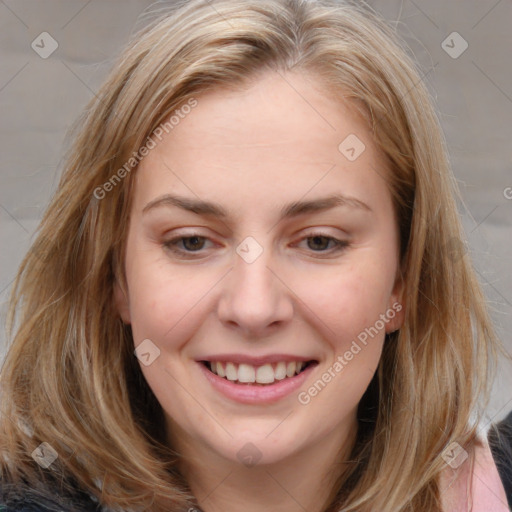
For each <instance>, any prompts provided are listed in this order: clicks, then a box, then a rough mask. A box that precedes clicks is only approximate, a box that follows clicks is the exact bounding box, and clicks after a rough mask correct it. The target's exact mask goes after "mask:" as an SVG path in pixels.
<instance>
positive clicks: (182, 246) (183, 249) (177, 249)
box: [163, 235, 208, 257]
mask: <svg viewBox="0 0 512 512" xmlns="http://www.w3.org/2000/svg"><path fill="white" fill-rule="evenodd" d="M207 242H208V238H207V237H205V236H200V235H190V236H177V237H175V238H172V239H171V240H168V241H166V242H164V244H163V245H164V247H166V248H167V249H168V250H170V251H172V252H173V253H174V254H176V255H177V256H179V257H187V256H189V257H195V256H196V254H194V253H197V256H200V255H203V253H204V251H203V249H207V248H208V247H206V244H207Z"/></svg>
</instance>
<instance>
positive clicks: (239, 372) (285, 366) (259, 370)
mask: <svg viewBox="0 0 512 512" xmlns="http://www.w3.org/2000/svg"><path fill="white" fill-rule="evenodd" d="M304 366H305V363H304V362H302V361H292V362H289V363H287V362H284V361H280V362H279V363H276V364H274V365H272V364H264V365H263V366H253V365H251V364H244V363H242V364H236V363H223V362H219V361H210V369H211V371H212V372H213V373H215V374H217V375H218V376H219V377H224V378H226V379H228V380H232V381H236V380H237V381H239V382H244V383H251V382H257V383H258V384H272V382H274V380H283V379H284V378H286V377H293V376H294V375H296V374H297V373H299V372H300V371H301V370H302V368H304Z"/></svg>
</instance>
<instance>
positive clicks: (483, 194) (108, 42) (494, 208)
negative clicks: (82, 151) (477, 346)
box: [0, 0, 512, 420]
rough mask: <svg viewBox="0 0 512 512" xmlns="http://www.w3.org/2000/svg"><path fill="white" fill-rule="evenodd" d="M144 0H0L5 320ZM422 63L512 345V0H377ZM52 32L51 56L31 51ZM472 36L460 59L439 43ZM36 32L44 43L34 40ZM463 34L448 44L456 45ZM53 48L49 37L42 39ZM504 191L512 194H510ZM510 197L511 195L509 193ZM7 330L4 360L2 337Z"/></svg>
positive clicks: (480, 260) (498, 411)
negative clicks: (73, 144)
mask: <svg viewBox="0 0 512 512" xmlns="http://www.w3.org/2000/svg"><path fill="white" fill-rule="evenodd" d="M161 4H165V2H161V3H158V4H154V3H153V2H150V1H146V0H124V1H123V0H90V1H85V0H81V1H79V0H0V25H1V29H0V41H1V47H0V48H1V49H0V55H1V61H0V120H1V121H0V129H1V133H2V137H1V140H0V155H1V167H0V244H1V253H0V313H1V315H2V316H1V320H0V324H1V325H2V327H3V325H4V317H5V311H6V301H7V299H8V294H9V291H10V288H11V283H12V280H13V278H14V276H15V273H16V269H17V267H18V265H19V263H20V261H21V258H22V256H23V255H24V253H25V252H26V251H27V249H28V247H29V243H30V240H31V236H32V234H33V232H34V230H35V228H36V226H37V224H38V222H39V220H40V218H41V216H42V213H43V211H44V209H45V207H46V205H47V204H48V201H49V198H50V196H51V194H52V192H53V191H54V189H55V187H56V185H57V182H58V177H59V172H58V168H59V163H60V159H61V157H62V151H63V141H64V135H65V133H66V130H67V129H68V128H69V126H70V124H71V123H72V122H73V120H74V119H75V118H76V117H77V115H78V114H79V112H80V111H81V109H82V108H83V106H84V105H85V103H86V102H87V101H88V100H89V99H90V98H91V97H92V96H93V95H94V94H95V91H97V89H98V87H99V85H100V83H101V82H102V79H103V78H104V77H105V75H106V73H107V71H108V70H109V69H110V67H111V66H112V63H113V59H114V57H115V56H116V55H117V53H118V52H119V50H120V49H121V48H122V46H123V45H124V43H125V42H126V41H127V39H128V37H129V36H130V34H131V32H132V30H133V29H134V27H137V28H139V27H140V26H142V24H143V23H144V21H143V20H144V19H146V18H143V19H142V20H141V19H140V18H139V16H140V15H141V13H142V12H143V11H145V10H146V9H147V8H148V7H150V6H153V7H151V9H154V8H155V7H157V6H158V5H161ZM370 4H371V5H372V6H373V7H375V9H376V10H377V11H379V12H381V13H382V14H383V15H384V17H385V18H386V19H388V20H390V21H391V22H392V23H393V24H395V25H396V26H397V28H398V30H399V32H400V34H401V35H402V36H403V37H404V38H405V40H406V41H407V43H408V45H409V46H410V48H411V51H412V53H413V54H414V56H415V58H416V60H417V61H418V63H419V65H420V68H421V70H422V76H423V79H424V81H425V82H426V83H427V85H428V87H429V89H430V90H431V92H432V94H433V96H434V98H435V100H436V102H437V108H438V111H439V115H440V118H441V122H442V125H443V128H444V131H445V134H446V137H447V140H448V145H449V150H450V157H451V162H452V165H453V168H454V172H455V175H456V178H457V181H458V183H459V186H460V188H461V192H462V196H463V199H464V202H465V206H464V208H463V209H461V215H462V218H463V222H464V226H465V229H466V233H467V237H468V243H469V245H468V251H469V253H470V254H471V257H472V258H473V260H474V263H475V266H476V269H477V272H478V276H479V278H480V280H481V283H482V285H483V287H484V290H485V293H486V295H487V298H488V301H489V305H490V308H491V311H492V315H493V319H494V321H495V325H496V327H497V330H498V333H499V335H500V336H501V338H502V339H503V341H504V342H505V344H506V346H507V347H508V350H509V351H510V352H512V338H511V336H510V332H511V330H512V291H511V290H512V272H511V261H512V236H511V234H512V229H511V228H512V188H511V189H508V187H512V149H511V148H512V141H511V137H510V134H511V130H510V124H511V121H512V62H511V55H512V31H511V30H510V26H511V25H512V2H511V1H510V0H486V1H482V0H464V1H462V0H448V1H446V0H433V1H432V0H431V1H428V2H427V1H423V2H421V1H420V0H416V1H415V2H412V1H410V0H377V1H373V2H370ZM42 32H48V33H49V34H50V35H51V36H52V37H53V38H54V39H55V40H56V41H57V43H58V48H57V49H56V51H55V52H54V53H53V54H52V55H51V56H49V57H48V58H46V59H43V58H41V57H40V56H39V55H38V54H37V53H36V52H35V51H34V50H33V49H32V47H31V44H32V41H34V40H36V42H37V41H40V38H39V37H38V36H39V35H40V34H41V33H42ZM452 32H458V33H459V34H460V35H461V36H462V38H463V39H464V40H465V41H467V44H468V48H467V50H466V51H465V52H464V53H462V54H461V55H460V56H458V57H457V58H453V56H450V55H449V54H448V53H447V52H446V51H445V50H444V49H443V47H442V43H443V41H445V40H446V39H447V37H448V36H449V35H450V34H451V33H452ZM36 38H37V39H36ZM461 43H462V41H461V40H456V39H455V40H454V41H453V42H452V41H451V39H450V38H448V39H447V43H445V44H448V45H450V46H453V48H452V49H451V50H450V51H451V52H452V53H453V52H456V51H457V50H460V49H461V48H462V46H461ZM46 48H48V45H46ZM507 191H509V192H510V194H507ZM507 195H508V197H509V198H510V199H507V197H506V196H507ZM1 331H2V332H1V334H0V358H1V357H2V354H3V353H4V351H5V348H4V347H5V334H4V332H3V328H2V329H1ZM511 370H512V364H510V363H509V362H507V361H506V360H502V361H501V362H500V370H499V375H498V379H497V380H496V383H495V386H494V393H493V398H492V402H491V405H490V408H489V418H490V419H494V420H497V419H500V418H502V417H503V416H504V415H505V414H506V413H507V412H508V411H510V410H512V371H511Z"/></svg>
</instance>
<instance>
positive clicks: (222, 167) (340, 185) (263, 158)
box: [115, 72, 404, 512]
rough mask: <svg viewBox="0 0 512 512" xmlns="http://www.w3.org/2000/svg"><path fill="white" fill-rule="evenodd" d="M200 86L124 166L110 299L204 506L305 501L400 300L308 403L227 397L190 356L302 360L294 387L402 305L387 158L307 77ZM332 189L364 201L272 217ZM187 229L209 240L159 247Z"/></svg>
mask: <svg viewBox="0 0 512 512" xmlns="http://www.w3.org/2000/svg"><path fill="white" fill-rule="evenodd" d="M197 100H198V105H197V107H195V108H194V109H193V110H192V112H191V113H190V114H189V115H188V116H187V117H185V118H184V119H183V120H181V121H180V123H179V125H177V126H176V127H175V128H174V129H173V130H172V131H171V132H170V133H169V135H167V136H166V137H165V138H164V139H163V141H162V142H160V143H159V144H158V146H157V147H156V148H155V149H153V150H152V151H151V152H150V153H149V155H148V156H147V157H145V158H144V160H143V161H142V162H141V164H140V166H139V168H138V170H137V175H136V183H135V189H134V196H133V206H132V211H131V216H130V223H129V228H128V241H127V249H126V260H125V261H126V263H125V270H126V280H127V292H126V293H124V292H123V291H122V290H121V287H120V286H118V285H116V287H115V300H116V304H117V307H118V310H119V313H120V315H121V317H122V318H123V320H124V321H125V322H126V323H129V324H131V326H132V331H133V337H134V340H135V345H136V346H138V344H140V343H141V342H142V341H143V340H145V339H150V340H151V341H152V342H153V343H154V345H156V346H157V347H158V348H159V350H160V355H159V356H158V357H157V358H156V359H155V360H154V361H153V362H152V363H151V364H150V365H149V366H145V365H142V364H141V369H142V372H143V374H144V376H145V378H146V379H147V382H148V384H149V386H150V387H151V389H152V390H153V392H154V394H155V396H156V397H157V399H158V400H159V402H160V404H161V405H162V407H163V409H164V411H165V415H166V427H167V432H168V438H169V443H170V445H172V446H173V447H174V448H175V449H176V450H177V451H178V452H179V453H180V454H181V455H182V463H181V470H182V471H183V473H184V474H185V476H186V477H187V480H188V481H189V483H190V486H191V489H192V491H193V492H194V494H195V496H196V497H197V498H198V500H199V503H200V505H201V508H202V509H203V510H204V511H206V512H213V511H217V510H218V511H220V510H222V511H223V512H226V511H227V512H229V511H231V510H240V508H241V507H243V510H245V511H246V512H251V511H256V510H258V511H260V510H279V511H299V510H301V511H302V510H304V509H306V510H308V511H320V510H322V508H323V507H325V504H326V503H325V500H327V499H328V497H329V496H331V493H332V491H333V484H334V480H335V478H336V477H338V476H339V475H340V474H341V473H342V471H343V470H344V467H345V466H344V465H343V463H341V461H343V460H344V458H346V457H347V456H348V453H349V452H350V449H351V447H352V445H353V442H354V439H355V435H356V433H357V422H356V409H357V405H358V403H359V401H360V399H361V397H362V395H363V393H364V392H365V390H366V388H367V386H368V384H369V383H370V381H371V378H372V376H373V374H374V372H375V370H376V368H377V365H378V362H379V359H380V356H381V351H382V346H383V343H384V339H385V332H392V331H394V330H396V329H398V328H399V327H400V326H401V324H402V322H403V311H404V310H403V309H402V311H401V312H400V313H397V314H396V316H395V317H394V319H393V320H390V321H389V322H388V323H387V324H385V326H384V328H382V329H380V330H379V332H378V334H377V335H375V336H374V337H373V338H371V339H370V341H369V342H368V344H367V345H366V346H364V347H363V348H362V350H361V351H360V352H359V353H357V355H355V356H354V358H353V359H352V360H351V361H349V362H348V364H347V365H346V366H345V367H344V368H343V371H341V372H339V373H338V374H337V375H336V377H335V378H333V379H332V380H331V382H329V383H328V385H326V386H325V388H324V389H323V390H322V391H321V392H320V393H318V394H317V395H316V396H315V397H313V398H312V399H311V401H310V402H309V403H308V404H307V405H303V404H301V403H300V402H299V401H298V399H297V392H293V393H291V395H289V396H287V397H285V398H283V399H281V400H279V401H278V402H276V403H272V404H266V405H254V404H241V403H237V402H234V401H232V400H230V399H228V398H226V397H225V396H223V395H221V394H220V393H219V392H218V391H216V390H214V389H213V388H212V387H211V385H210V384H209V382H208V381H207V380H206V379H205V378H204V376H203V375H202V372H201V371H200V369H199V366H198V364H199V363H197V362H196V359H197V358H198V357H199V356H204V355H205V354H219V353H242V354H250V355H253V356H259V355H268V354H276V353H279V354H282V353H286V354H294V355H299V356H304V357H308V359H315V360H317V361H318V366H317V367H316V368H314V370H313V372H312V373H311V374H310V375H309V377H308V379H307V381H306V383H305V384H304V385H303V386H301V389H300V390H307V389H308V388H309V387H310V386H312V384H313V383H314V382H315V381H316V380H317V379H319V378H320V377H321V375H322V374H323V373H324V372H326V371H328V369H329V368H330V367H332V365H333V362H334V361H335V360H336V358H337V356H338V355H342V354H344V353H345V352H346V351H347V350H349V348H350V346H351V344H352V342H353V340H356V338H357V336H358V334H360V333H361V332H362V331H364V330H365V329H366V328H368V327H371V326H374V325H375V323H376V321H377V320H378V319H379V316H380V315H382V314H384V313H385V312H386V310H389V309H390V308H392V306H393V304H394V303H396V302H397V301H400V300H401V293H402V286H401V281H400V280H399V279H398V278H397V276H398V264H399V254H398V228H397V222H396V218H395V216H394V211H393V206H392V199H391V194H390V192H389V190H388V188H387V185H386V182H385V181H384V179H383V176H384V174H385V173H386V172H389V169H387V168H386V161H385V159H384V157H383V155H382V154H381V153H380V152H379V150H378V149H377V147H376V146H375V144H374V143H373V141H372V135H371V133H370V131H369V130H368V128H367V126H366V123H365V121H364V120H363V119H362V118H361V117H360V115H359V114H357V113H356V111H355V110H354V109H353V108H352V107H351V105H350V104H349V103H347V102H345V101H344V100H343V98H342V97H341V96H340V97H337V98H336V100H334V98H333V95H332V94H330V93H328V92H326V91H325V90H324V89H323V88H322V86H321V85H320V84H319V83H317V82H316V81H315V79H314V78H311V77H309V76H308V75H306V74H303V73H300V74H299V73H287V74H286V75H282V76H281V75H279V74H275V73H271V72H266V73H265V74H263V75H261V76H259V77H258V78H257V79H255V80H254V81H253V82H252V83H251V85H250V87H247V88H245V89H236V90H227V89H217V90H214V91H210V92H208V93H206V94H203V95H199V96H197ZM349 134H355V135H356V136H357V137H358V138H359V139H360V140H361V141H363V143H364V145H365V150H364V151H363V152H362V153H361V154H360V156H359V157H358V158H357V159H355V160H354V161H349V160H348V159H347V158H346V157H345V155H344V154H342V153H341V152H340V151H339V150H338V146H339V145H340V143H341V142H342V141H343V140H344V139H345V138H346V137H347V136H348V135H349ZM334 193H338V194H343V195H345V196H350V197H352V198H356V199H357V200H358V201H360V202H363V203H364V204H365V205H367V207H368V209H366V208H363V207H355V206H353V205H350V204H344V205H341V206H337V207H334V208H331V209H328V210H324V211H318V212H308V213H304V214H302V215H299V216H296V217H294V218H290V219H284V220H280V218H279V212H280V209H281V208H282V207H283V206H284V205H287V204H289V203H291V202H294V201H305V200H312V199H317V198H322V197H325V196H329V195H332V194H334ZM164 194H176V195H181V196H186V197H187V198H191V199H201V200H205V201H213V202H216V203H219V204H220V205H222V207H223V208H225V209H226V210H227V211H228V213H229V215H228V216H227V217H226V218H223V219H219V218H215V217H211V216H207V215H199V214H196V213H193V212H189V211H185V210H183V209H181V208H178V207H176V206H163V205H160V206H155V207H154V208H150V209H149V210H147V211H146V212H145V213H143V210H144V208H145V207H146V206H147V205H148V204H149V203H150V202H152V201H154V200H156V199H158V198H159V197H161V196H162V195H164ZM313 232H315V233H317V232H320V233H321V235H322V236H326V237H334V238H336V239H339V240H343V241H348V244H349V245H348V246H346V247H345V248H343V249H342V250H338V251H336V250H335V249H334V248H333V247H335V246H334V245H333V244H332V242H328V240H325V239H323V238H322V239H320V240H318V239H314V238H308V236H309V237H311V233H313ZM194 235H197V236H201V237H206V240H204V245H203V246H202V248H200V250H199V251H191V250H190V247H194V244H196V246H199V247H201V244H198V243H197V239H196V240H195V241H194V240H191V239H186V240H183V239H182V240H181V242H180V241H179V240H178V241H177V242H176V243H175V245H174V247H175V248H178V249H181V253H182V254H178V253H175V252H172V251H171V250H170V249H169V247H166V245H165V244H166V242H169V240H171V238H176V237H178V236H181V237H186V236H189V237H190V236H194ZM248 236H251V237H253V238H254V239H255V240H256V241H257V242H258V243H259V245H260V246H261V247H262V248H263V252H262V254H261V255H260V256H259V257H258V258H257V259H256V260H255V261H254V262H252V263H247V262H246V261H245V260H244V259H243V258H241V257H240V256H239V255H238V254H237V252H236V248H237V246H238V245H239V244H240V242H242V240H244V238H245V237H248ZM201 240H202V239H201ZM184 242H185V244H186V245H184ZM187 242H188V244H187ZM191 242H192V243H191ZM187 249H188V250H189V252H188V253H187V252H186V251H187ZM197 255H199V256H197ZM194 256H195V257H194ZM300 390H299V391H300ZM249 442H250V443H253V444H254V445H255V446H256V447H257V449H258V451H259V453H260V456H261V459H260V460H259V462H258V464H257V465H255V466H252V467H246V466H244V465H243V464H241V462H240V460H239V459H238V457H237V453H238V452H239V451H240V450H241V449H242V448H243V447H244V446H245V445H246V444H247V443H249ZM319 496H321V497H322V499H319ZM324 498H325V499H324Z"/></svg>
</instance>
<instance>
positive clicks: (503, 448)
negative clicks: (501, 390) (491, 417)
mask: <svg viewBox="0 0 512 512" xmlns="http://www.w3.org/2000/svg"><path fill="white" fill-rule="evenodd" d="M488 439H489V446H490V448H491V452H492V456H493V458H494V462H495V463H496V467H497V468H498V473H499V474H500V477H501V481H502V482H503V487H505V492H506V494H507V501H508V506H509V507H510V508H511V509H512V412H511V413H510V414H509V415H508V416H507V417H506V418H505V419H504V420H503V421H501V422H500V423H497V424H496V425H493V426H492V427H491V429H490V430H489V435H488Z"/></svg>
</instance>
